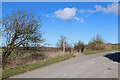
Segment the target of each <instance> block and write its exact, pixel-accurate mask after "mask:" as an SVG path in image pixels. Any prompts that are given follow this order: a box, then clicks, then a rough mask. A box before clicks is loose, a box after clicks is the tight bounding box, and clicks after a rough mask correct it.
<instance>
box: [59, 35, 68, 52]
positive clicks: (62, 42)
mask: <svg viewBox="0 0 120 80" xmlns="http://www.w3.org/2000/svg"><path fill="white" fill-rule="evenodd" d="M66 39H67V38H66V37H65V36H60V39H59V41H58V42H57V47H59V48H61V49H62V50H63V52H65V48H66V47H67V46H68V43H67V41H66Z"/></svg>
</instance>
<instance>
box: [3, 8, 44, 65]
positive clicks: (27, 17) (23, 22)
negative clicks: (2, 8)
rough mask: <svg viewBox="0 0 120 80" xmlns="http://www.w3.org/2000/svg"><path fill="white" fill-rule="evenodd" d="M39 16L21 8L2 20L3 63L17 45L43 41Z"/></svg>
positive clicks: (24, 45)
mask: <svg viewBox="0 0 120 80" xmlns="http://www.w3.org/2000/svg"><path fill="white" fill-rule="evenodd" d="M40 22H41V20H40V17H37V18H36V17H35V16H34V15H33V14H32V13H30V12H26V11H23V10H18V11H13V12H12V13H11V14H7V15H6V17H3V20H2V24H3V26H2V34H3V35H2V37H3V40H4V41H5V43H4V44H5V48H4V51H3V54H2V57H3V59H2V60H3V64H4V63H5V61H6V59H7V58H8V56H9V55H10V54H11V52H12V51H13V50H14V49H16V48H17V47H20V46H23V47H26V46H28V45H32V44H39V43H41V42H42V41H43V39H42V32H41V31H40V27H41V23H40Z"/></svg>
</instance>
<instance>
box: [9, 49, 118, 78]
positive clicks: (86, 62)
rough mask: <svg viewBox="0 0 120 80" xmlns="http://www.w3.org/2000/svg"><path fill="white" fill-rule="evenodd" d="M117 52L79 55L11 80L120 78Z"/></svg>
mask: <svg viewBox="0 0 120 80" xmlns="http://www.w3.org/2000/svg"><path fill="white" fill-rule="evenodd" d="M116 52H117V51H109V52H104V53H97V54H92V55H79V54H76V57H74V58H71V59H69V60H66V61H62V62H58V63H55V64H51V65H48V66H45V67H41V68H39V69H35V70H32V71H30V72H26V73H22V74H19V75H16V76H12V77H11V78H118V59H117V55H118V54H119V53H116Z"/></svg>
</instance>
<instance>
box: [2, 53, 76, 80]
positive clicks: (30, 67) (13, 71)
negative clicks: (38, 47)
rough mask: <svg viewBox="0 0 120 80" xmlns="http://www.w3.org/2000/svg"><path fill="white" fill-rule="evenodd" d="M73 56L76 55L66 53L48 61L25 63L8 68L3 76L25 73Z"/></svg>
mask: <svg viewBox="0 0 120 80" xmlns="http://www.w3.org/2000/svg"><path fill="white" fill-rule="evenodd" d="M72 57H74V55H73V54H66V55H64V56H58V57H55V58H52V59H49V60H46V61H42V62H41V61H39V62H36V63H33V64H30V65H25V66H21V67H16V68H11V69H7V70H4V71H3V72H2V78H8V77H10V76H13V75H17V74H20V73H24V72H27V71H30V70H33V69H37V68H39V67H42V66H46V65H49V64H53V63H56V62H60V61H63V60H67V59H69V58H72Z"/></svg>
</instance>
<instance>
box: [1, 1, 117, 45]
mask: <svg viewBox="0 0 120 80" xmlns="http://www.w3.org/2000/svg"><path fill="white" fill-rule="evenodd" d="M20 9H24V10H27V11H32V12H34V14H35V15H36V16H41V20H42V31H44V32H45V34H44V35H43V37H44V38H45V39H46V43H49V44H51V46H55V45H56V42H57V41H58V39H59V37H60V36H61V35H64V36H66V37H67V40H68V42H69V43H70V44H74V43H76V42H77V41H78V40H81V41H84V43H86V44H87V43H88V42H89V41H90V40H91V39H92V38H93V37H94V36H95V35H96V34H97V33H98V34H100V35H101V36H102V38H103V39H104V41H105V42H111V43H118V14H117V3H112V2H77V3H76V2H32V3H30V2H3V3H2V16H3V17H5V16H6V14H7V13H8V14H10V12H11V11H13V10H20Z"/></svg>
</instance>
